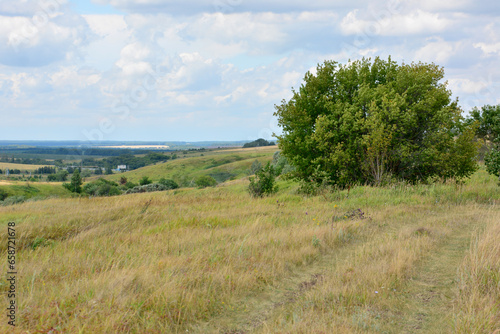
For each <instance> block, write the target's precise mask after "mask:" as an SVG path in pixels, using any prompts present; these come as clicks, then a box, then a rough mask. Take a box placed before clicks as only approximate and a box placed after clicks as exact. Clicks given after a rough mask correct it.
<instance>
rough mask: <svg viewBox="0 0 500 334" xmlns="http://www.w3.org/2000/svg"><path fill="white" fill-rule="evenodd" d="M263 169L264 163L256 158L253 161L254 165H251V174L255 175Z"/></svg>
mask: <svg viewBox="0 0 500 334" xmlns="http://www.w3.org/2000/svg"><path fill="white" fill-rule="evenodd" d="M261 169H262V164H261V163H260V162H259V160H255V161H254V162H253V163H252V166H251V167H250V175H254V174H255V173H257V172H258V171H260V170H261Z"/></svg>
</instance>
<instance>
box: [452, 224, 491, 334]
mask: <svg viewBox="0 0 500 334" xmlns="http://www.w3.org/2000/svg"><path fill="white" fill-rule="evenodd" d="M499 221H500V216H498V215H497V216H496V217H495V219H490V220H489V221H487V223H488V225H487V227H486V229H485V231H484V232H483V233H480V234H478V236H477V237H476V238H474V240H473V242H472V245H471V249H470V251H469V254H468V255H467V257H466V258H465V259H464V261H463V264H462V266H461V267H460V272H459V281H458V288H457V290H458V292H457V294H458V296H457V299H456V302H455V310H454V316H455V317H454V320H455V321H454V329H455V332H457V333H498V332H500V224H499Z"/></svg>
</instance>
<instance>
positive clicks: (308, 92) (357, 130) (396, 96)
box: [275, 57, 477, 186]
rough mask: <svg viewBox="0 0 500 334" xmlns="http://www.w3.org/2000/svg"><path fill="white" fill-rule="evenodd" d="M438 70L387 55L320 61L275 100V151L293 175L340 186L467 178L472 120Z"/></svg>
mask: <svg viewBox="0 0 500 334" xmlns="http://www.w3.org/2000/svg"><path fill="white" fill-rule="evenodd" d="M443 76H444V71H443V69H442V68H440V67H438V66H437V65H434V64H425V63H412V64H401V65H398V64H397V63H396V62H395V61H393V60H391V58H389V59H388V60H382V59H380V58H378V57H377V58H375V59H374V60H373V61H371V59H362V60H358V61H354V62H350V63H348V64H345V65H342V64H339V63H337V62H334V61H325V62H324V63H323V64H320V65H318V67H317V71H316V74H313V73H311V72H307V73H306V75H305V77H304V83H303V84H302V85H301V87H300V89H299V90H298V91H295V90H293V97H292V98H291V99H290V100H289V101H285V100H283V101H282V104H281V105H277V106H276V112H275V116H277V117H278V122H279V125H280V126H281V127H282V129H283V133H282V135H281V136H278V139H279V146H280V148H281V149H282V154H283V155H285V156H286V157H287V158H288V159H289V161H290V162H291V163H292V164H293V165H294V166H295V172H294V173H295V176H296V177H297V178H299V179H303V180H310V181H313V182H325V181H326V182H328V183H331V184H337V185H340V186H345V185H347V184H351V183H365V182H372V183H379V182H381V181H382V180H383V179H385V178H387V177H394V178H398V179H405V180H409V181H412V182H416V181H419V180H423V179H428V178H432V177H443V178H450V177H455V178H459V179H460V178H464V177H468V176H469V175H471V174H472V173H473V172H474V171H475V170H476V168H477V163H476V160H475V158H476V155H477V147H476V144H474V143H473V141H472V139H473V137H474V133H475V132H474V127H473V125H467V124H466V123H465V122H464V120H463V118H462V116H461V109H460V108H459V106H458V104H457V101H455V100H452V99H451V92H450V91H449V90H448V89H447V87H446V83H443V82H441V80H442V79H443Z"/></svg>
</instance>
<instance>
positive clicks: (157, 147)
mask: <svg viewBox="0 0 500 334" xmlns="http://www.w3.org/2000/svg"><path fill="white" fill-rule="evenodd" d="M96 148H139V149H162V150H168V149H169V148H170V146H168V145H114V146H96Z"/></svg>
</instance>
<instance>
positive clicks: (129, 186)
mask: <svg viewBox="0 0 500 334" xmlns="http://www.w3.org/2000/svg"><path fill="white" fill-rule="evenodd" d="M137 186H138V184H137V183H134V182H132V181H128V182H127V183H125V188H127V189H132V188H134V187H137Z"/></svg>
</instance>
